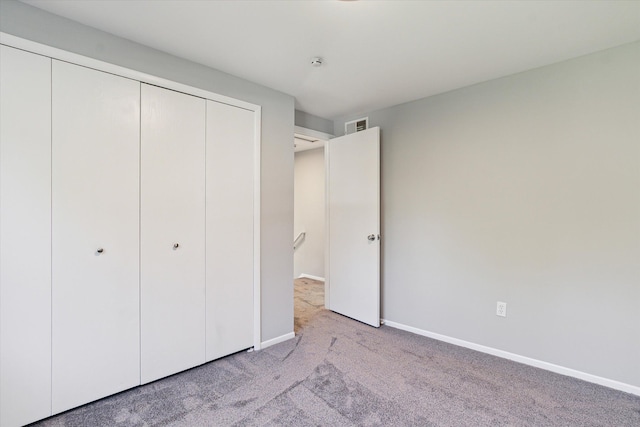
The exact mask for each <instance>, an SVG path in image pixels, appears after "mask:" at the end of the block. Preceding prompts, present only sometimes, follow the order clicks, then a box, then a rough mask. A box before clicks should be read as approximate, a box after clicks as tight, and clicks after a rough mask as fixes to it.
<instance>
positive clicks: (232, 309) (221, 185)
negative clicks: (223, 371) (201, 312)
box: [207, 101, 255, 360]
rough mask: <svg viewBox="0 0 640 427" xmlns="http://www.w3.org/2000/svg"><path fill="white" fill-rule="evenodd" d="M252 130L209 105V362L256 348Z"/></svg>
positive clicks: (238, 111)
mask: <svg viewBox="0 0 640 427" xmlns="http://www.w3.org/2000/svg"><path fill="white" fill-rule="evenodd" d="M254 129H255V127H254V113H253V112H252V111H247V110H244V109H242V108H238V107H232V106H230V105H226V104H221V103H218V102H214V101H207V360H213V359H216V358H219V357H222V356H226V355H228V354H231V353H234V352H236V351H240V350H243V349H245V348H248V347H251V346H252V345H253V280H254V277H253V275H254V271H253V255H254V254H253V233H254V230H253V212H254V209H253V195H254V188H253V186H254V161H255V156H254V138H255V137H254Z"/></svg>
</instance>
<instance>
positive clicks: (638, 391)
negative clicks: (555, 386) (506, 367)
mask: <svg viewBox="0 0 640 427" xmlns="http://www.w3.org/2000/svg"><path fill="white" fill-rule="evenodd" d="M382 323H384V324H385V325H387V326H389V327H391V328H396V329H402V330H403V331H407V332H412V333H414V334H418V335H422V336H425V337H429V338H433V339H435V340H438V341H444V342H447V343H449V344H454V345H457V346H460V347H466V348H470V349H471V350H476V351H479V352H482V353H487V354H491V355H493V356H498V357H501V358H503V359H509V360H513V361H514V362H519V363H522V364H525V365H529V366H534V367H536V368H540V369H544V370H547V371H551V372H555V373H557V374H561V375H567V376H569V377H574V378H578V379H581V380H584V381H588V382H590V383H595V384H599V385H602V386H605V387H609V388H613V389H615V390H620V391H624V392H626V393H631V394H635V395H636V396H640V387H637V386H634V385H631V384H626V383H623V382H620V381H615V380H610V379H608V378H603V377H599V376H597V375H592V374H588V373H586V372H581V371H576V370H575V369H571V368H565V367H564V366H559V365H554V364H553V363H548V362H543V361H542V360H537V359H532V358H530V357H526V356H521V355H519V354H515V353H509V352H508V351H503V350H498V349H496V348H492V347H487V346H484V345H480V344H475V343H472V342H469V341H464V340H461V339H458V338H452V337H449V336H446V335H441V334H437V333H435V332H429V331H425V330H423V329H418V328H414V327H413V326H407V325H403V324H402V323H396V322H393V321H391V320H386V319H382Z"/></svg>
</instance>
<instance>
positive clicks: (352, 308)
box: [325, 127, 380, 327]
mask: <svg viewBox="0 0 640 427" xmlns="http://www.w3.org/2000/svg"><path fill="white" fill-rule="evenodd" d="M325 162H326V180H327V186H326V192H327V196H326V206H327V212H326V221H327V228H326V230H327V236H326V255H325V280H326V286H325V306H326V307H327V308H328V309H330V310H332V311H335V312H336V313H340V314H343V315H345V316H348V317H351V318H353V319H355V320H359V321H360V322H363V323H366V324H369V325H371V326H375V327H378V326H380V128H378V127H375V128H371V129H368V130H365V131H361V132H356V133H353V134H349V135H346V136H342V137H339V138H334V139H331V140H329V142H328V143H327V144H326V145H325Z"/></svg>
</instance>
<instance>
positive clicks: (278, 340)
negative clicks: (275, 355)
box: [260, 332, 296, 350]
mask: <svg viewBox="0 0 640 427" xmlns="http://www.w3.org/2000/svg"><path fill="white" fill-rule="evenodd" d="M295 336H296V334H294V333H293V332H289V333H288V334H284V335H280V336H279V337H275V338H272V339H270V340H266V341H262V343H260V349H262V350H264V349H265V348H267V347H271V346H272V345H276V344H280V343H281V342H284V341H287V340H290V339H291V338H294V337H295Z"/></svg>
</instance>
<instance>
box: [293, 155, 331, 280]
mask: <svg viewBox="0 0 640 427" xmlns="http://www.w3.org/2000/svg"><path fill="white" fill-rule="evenodd" d="M294 164H295V167H294V188H295V189H294V193H293V194H294V197H293V200H294V221H293V231H294V233H293V237H294V238H295V237H296V236H297V235H298V233H300V232H302V231H306V233H307V234H306V238H305V240H304V242H303V243H302V244H301V245H299V247H298V249H296V250H295V252H294V257H293V277H299V276H300V275H301V274H309V275H312V276H318V277H324V225H325V224H324V211H325V205H324V194H325V192H324V187H325V182H324V148H316V149H314V150H306V151H300V152H298V153H295V160H294Z"/></svg>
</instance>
